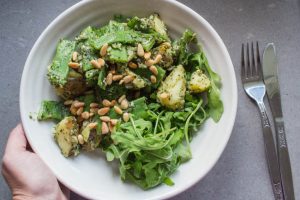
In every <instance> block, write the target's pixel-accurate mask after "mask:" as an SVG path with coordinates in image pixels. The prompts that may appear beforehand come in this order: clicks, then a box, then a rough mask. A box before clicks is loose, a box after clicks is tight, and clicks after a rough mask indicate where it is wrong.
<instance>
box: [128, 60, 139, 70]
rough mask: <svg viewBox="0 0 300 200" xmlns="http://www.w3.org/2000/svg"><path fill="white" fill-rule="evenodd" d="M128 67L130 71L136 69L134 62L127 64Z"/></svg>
mask: <svg viewBox="0 0 300 200" xmlns="http://www.w3.org/2000/svg"><path fill="white" fill-rule="evenodd" d="M128 66H129V67H130V68H131V69H136V68H137V67H138V65H137V64H135V63H134V62H129V63H128Z"/></svg>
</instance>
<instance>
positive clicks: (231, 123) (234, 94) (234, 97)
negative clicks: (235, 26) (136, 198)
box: [19, 0, 238, 199]
mask: <svg viewBox="0 0 300 200" xmlns="http://www.w3.org/2000/svg"><path fill="white" fill-rule="evenodd" d="M92 1H93V0H85V1H80V2H78V3H76V4H74V5H72V6H71V7H69V8H67V9H66V10H65V11H63V12H62V13H61V14H59V15H58V16H57V17H56V18H55V19H54V20H53V21H52V22H51V23H50V24H49V25H48V26H47V27H46V29H44V31H43V32H42V33H41V35H40V36H39V37H38V39H37V40H36V42H35V43H34V45H33V47H32V49H31V50H30V53H29V55H28V57H27V59H26V62H25V65H24V68H23V72H22V78H21V84H20V93H19V94H20V95H19V102H20V105H19V106H20V114H21V121H22V124H23V127H24V132H25V135H26V138H27V140H28V142H29V144H32V142H31V138H30V137H27V133H26V132H27V131H26V130H28V127H27V124H26V123H23V122H25V117H27V115H26V113H25V111H24V109H23V108H24V105H23V104H24V103H23V102H24V97H25V95H24V92H25V90H26V88H24V86H25V82H26V79H25V78H26V77H27V75H28V73H29V71H30V67H29V63H30V62H31V60H32V59H33V54H34V53H35V52H36V51H37V49H38V48H37V47H38V45H39V43H40V42H41V41H43V39H44V38H45V35H46V34H47V32H48V31H49V30H51V29H52V27H54V26H55V25H56V24H57V23H58V22H59V21H61V20H62V19H63V18H64V17H65V16H67V15H68V14H69V13H70V12H72V11H73V10H75V9H77V8H78V7H81V6H83V5H85V4H88V3H89V2H92ZM161 1H165V2H166V3H169V4H173V5H174V6H176V7H178V8H180V9H182V10H184V11H185V12H188V13H190V14H192V16H193V17H194V18H196V19H197V20H198V21H200V22H201V23H202V24H203V25H204V26H205V27H206V28H207V29H208V31H209V32H210V33H211V34H212V35H213V36H214V38H215V39H216V40H217V43H218V44H220V48H221V51H222V52H223V53H224V55H225V57H224V59H225V60H226V61H227V63H228V65H229V68H228V70H230V71H229V74H230V75H231V76H232V77H230V78H231V79H232V84H233V88H232V89H233V91H232V105H233V107H232V108H231V110H232V114H231V119H230V120H229V124H227V126H228V131H229V132H230V133H229V134H227V135H226V136H227V137H226V138H225V139H226V140H224V142H223V143H222V146H221V147H220V149H221V150H220V151H219V152H217V153H216V155H217V156H215V158H214V160H213V161H212V162H211V164H210V165H209V166H208V167H206V169H205V170H204V172H203V173H202V174H201V175H199V176H198V177H197V178H196V179H194V180H192V181H190V182H188V183H187V184H186V185H184V186H183V187H181V188H178V189H177V190H175V191H172V192H169V193H165V194H162V195H160V196H156V197H155V198H161V199H166V198H170V197H173V196H175V195H178V194H180V193H182V192H183V191H185V190H187V189H188V188H190V187H192V186H193V185H195V184H196V183H197V182H199V181H200V180H201V179H202V178H203V177H205V176H206V175H207V174H208V172H209V171H210V170H211V169H212V168H213V167H214V166H215V164H216V163H217V161H218V160H219V159H220V157H221V155H222V153H223V152H224V150H225V147H226V146H227V144H228V141H229V138H230V136H231V134H232V130H233V126H234V123H235V119H236V113H237V103H238V95H237V82H236V75H235V71H234V67H233V64H232V61H231V58H230V55H229V52H228V50H227V48H226V46H225V44H224V42H223V40H222V39H221V37H220V36H219V34H218V33H217V32H216V31H215V29H214V28H213V27H212V25H210V24H209V23H208V22H207V21H206V20H205V19H204V18H203V17H202V16H201V15H200V14H198V13H197V12H196V11H194V10H193V9H191V8H189V7H188V6H186V5H184V4H183V3H181V2H178V1H176V0H175V1H174V0H161ZM32 149H33V150H34V152H35V153H36V154H37V155H38V156H39V157H40V158H41V160H43V162H45V160H44V158H43V157H42V156H40V154H39V151H37V149H35V147H34V146H32ZM50 170H51V171H52V172H53V173H54V175H55V176H56V178H57V179H58V180H59V181H60V182H61V183H62V184H64V185H65V186H66V187H68V188H69V189H71V190H72V191H73V192H75V193H77V194H79V195H81V196H83V197H85V198H93V197H91V196H89V195H88V194H86V193H84V192H83V191H80V190H78V189H77V188H76V187H73V186H72V184H69V183H68V182H66V181H65V180H64V178H63V177H61V176H59V175H58V174H57V173H56V172H54V171H53V170H52V169H51V168H50ZM151 199H153V198H151Z"/></svg>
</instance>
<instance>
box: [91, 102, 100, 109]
mask: <svg viewBox="0 0 300 200" xmlns="http://www.w3.org/2000/svg"><path fill="white" fill-rule="evenodd" d="M98 106H99V104H97V103H91V104H90V108H98Z"/></svg>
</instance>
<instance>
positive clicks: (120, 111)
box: [114, 106, 123, 115]
mask: <svg viewBox="0 0 300 200" xmlns="http://www.w3.org/2000/svg"><path fill="white" fill-rule="evenodd" d="M114 110H115V112H116V113H117V114H119V115H122V113H123V111H122V109H121V108H119V107H118V106H114Z"/></svg>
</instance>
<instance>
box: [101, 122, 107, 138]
mask: <svg viewBox="0 0 300 200" xmlns="http://www.w3.org/2000/svg"><path fill="white" fill-rule="evenodd" d="M101 132H102V134H103V135H104V134H107V133H108V132H109V129H108V126H107V123H105V122H102V127H101Z"/></svg>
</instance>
